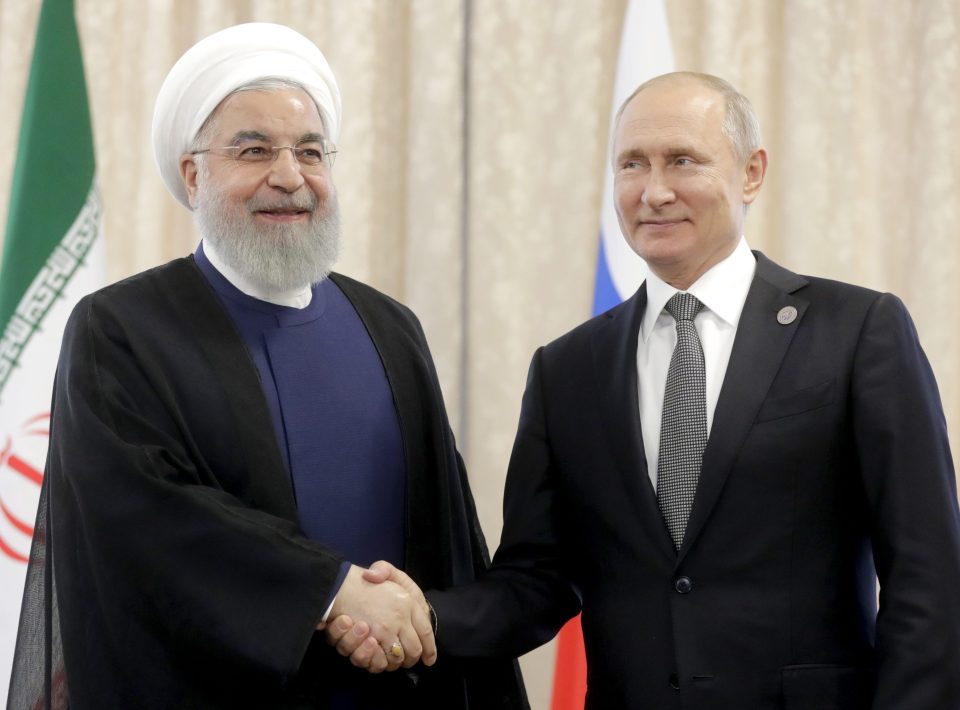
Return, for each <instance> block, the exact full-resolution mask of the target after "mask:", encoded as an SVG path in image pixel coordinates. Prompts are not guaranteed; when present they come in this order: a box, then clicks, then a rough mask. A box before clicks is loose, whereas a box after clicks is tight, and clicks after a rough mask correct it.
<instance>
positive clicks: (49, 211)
mask: <svg viewBox="0 0 960 710" xmlns="http://www.w3.org/2000/svg"><path fill="white" fill-rule="evenodd" d="M93 175H94V158H93V137H92V133H91V129H90V109H89V106H88V105H87V90H86V83H85V81H84V75H83V63H82V58H81V54H80V40H79V37H78V35H77V25H76V20H75V18H74V13H73V0H44V2H43V6H42V8H41V10H40V21H39V23H38V25H37V40H36V44H35V46H34V50H33V60H32V62H31V65H30V78H29V80H28V82H27V91H26V97H25V99H24V105H23V117H22V119H21V124H20V142H19V145H18V146H17V162H16V165H15V167H14V171H13V187H12V189H11V194H10V207H9V212H8V217H7V229H6V234H5V236H4V241H3V261H2V266H0V330H5V326H6V324H7V322H8V321H9V320H10V318H11V316H12V315H13V313H14V310H15V309H16V308H17V306H18V304H19V303H20V301H21V299H22V298H23V296H24V293H25V292H26V291H27V289H28V288H29V286H30V284H31V283H32V282H33V280H34V278H35V277H36V276H37V272H38V271H39V270H40V269H41V268H42V267H43V266H44V264H45V263H46V261H47V258H48V257H49V256H50V254H51V253H52V251H53V250H54V248H55V247H56V246H57V245H58V244H59V243H60V241H61V240H62V239H63V237H64V235H65V234H66V233H67V230H69V229H70V226H71V225H72V224H73V223H74V221H75V220H76V219H77V215H78V213H79V212H80V210H81V208H82V207H83V205H84V202H85V201H86V199H87V195H88V193H89V192H90V190H91V187H92V185H93Z"/></svg>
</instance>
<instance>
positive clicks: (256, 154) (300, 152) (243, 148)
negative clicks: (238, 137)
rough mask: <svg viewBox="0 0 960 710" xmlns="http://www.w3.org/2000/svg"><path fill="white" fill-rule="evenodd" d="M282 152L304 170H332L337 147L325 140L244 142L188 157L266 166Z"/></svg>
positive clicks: (206, 149) (191, 152)
mask: <svg viewBox="0 0 960 710" xmlns="http://www.w3.org/2000/svg"><path fill="white" fill-rule="evenodd" d="M282 150H289V151H290V152H291V153H293V157H294V158H296V160H297V162H298V163H300V166H301V168H304V169H312V168H317V167H319V166H320V165H323V164H326V166H327V167H328V168H332V167H333V162H334V160H335V158H336V156H337V147H336V146H335V145H334V144H333V143H332V142H331V141H328V140H326V139H325V138H324V139H321V140H319V141H310V142H309V143H301V144H299V145H267V144H266V143H256V142H253V143H251V142H244V143H242V144H240V145H228V146H224V147H222V148H204V149H203V150H193V151H190V155H200V154H201V153H213V154H214V155H223V156H225V157H228V158H232V159H233V160H235V161H237V162H238V163H242V164H244V165H258V164H259V165H266V164H267V163H272V162H273V161H275V160H276V159H277V156H278V155H280V151H282Z"/></svg>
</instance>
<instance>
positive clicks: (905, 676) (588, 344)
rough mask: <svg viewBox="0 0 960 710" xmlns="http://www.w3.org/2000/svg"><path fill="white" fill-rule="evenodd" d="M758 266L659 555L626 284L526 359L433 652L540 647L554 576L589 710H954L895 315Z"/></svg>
mask: <svg viewBox="0 0 960 710" xmlns="http://www.w3.org/2000/svg"><path fill="white" fill-rule="evenodd" d="M757 260H758V265H757V272H756V276H755V278H754V281H753V284H752V285H751V288H750V292H749V295H748V297H747V300H746V303H745V305H744V310H743V314H742V317H741V320H740V323H739V327H738V330H737V336H736V341H735V344H734V347H733V352H732V355H731V358H730V363H729V366H728V368H727V372H726V376H725V379H724V382H723V387H722V390H721V393H720V398H719V401H718V403H717V408H716V412H715V416H714V420H713V427H712V430H711V433H710V439H709V441H708V444H707V449H706V451H705V453H704V460H703V467H702V471H701V477H700V482H699V486H698V488H697V492H696V497H695V500H694V503H693V510H692V512H691V516H690V521H689V525H688V527H687V531H686V536H685V540H684V543H683V547H682V548H681V549H680V551H679V554H678V553H677V552H676V551H675V550H674V549H673V547H672V544H671V541H670V537H669V535H668V533H667V529H666V526H665V524H664V522H663V519H662V516H661V514H660V512H659V509H658V507H657V502H656V495H655V492H654V490H653V488H652V486H651V485H650V482H649V479H648V475H647V466H646V461H645V457H644V452H643V444H642V439H641V435H640V418H639V411H638V401H637V376H636V349H637V336H638V328H639V325H640V321H641V317H642V314H643V311H644V306H645V303H646V291H645V289H644V288H641V289H640V290H639V291H638V292H637V294H636V295H635V296H634V297H633V298H632V299H630V300H629V301H628V302H626V303H624V304H623V305H621V306H619V307H617V308H614V309H613V310H611V311H609V312H608V313H605V314H603V315H601V316H599V317H597V318H594V319H593V320H591V321H589V322H587V323H585V324H583V325H582V326H580V327H578V328H576V329H575V330H573V331H572V332H570V333H568V334H567V335H565V336H563V337H561V338H560V339H558V340H556V341H555V342H553V343H551V344H549V345H547V346H546V347H544V348H541V349H540V350H538V351H537V353H536V355H535V356H534V358H533V363H532V365H531V368H530V375H529V380H528V383H527V389H526V392H525V394H524V398H523V405H522V411H521V415H520V425H519V431H518V433H517V439H516V443H515V446H514V450H513V455H512V457H511V461H510V469H509V473H508V478H507V486H506V492H505V500H504V530H503V538H502V541H501V545H500V549H499V550H498V552H497V554H496V556H495V558H494V565H493V568H492V570H491V571H490V572H489V573H488V574H487V575H486V576H485V577H484V578H483V581H481V582H479V583H476V584H473V585H470V586H468V587H466V588H463V589H461V590H455V591H451V592H445V593H433V594H431V595H430V598H431V601H432V603H433V604H434V607H435V608H436V610H437V613H438V616H439V619H440V631H439V642H440V647H441V653H443V652H447V653H457V654H460V655H475V656H482V655H488V654H493V653H503V652H510V653H518V652H522V651H525V650H527V649H528V648H529V647H531V646H533V645H536V644H538V643H541V642H543V641H545V640H547V639H548V638H549V637H550V636H552V635H553V633H555V632H556V630H557V628H558V626H559V624H560V623H561V622H562V621H563V620H564V619H566V618H568V617H569V616H570V615H571V614H572V613H573V612H575V611H576V608H577V606H578V604H577V598H576V596H574V595H573V594H572V593H571V586H570V584H569V583H568V582H570V583H572V585H573V587H574V588H575V589H576V591H577V592H578V594H579V596H580V598H581V599H582V609H583V617H582V624H583V630H584V640H585V643H586V649H587V661H588V669H589V670H588V685H589V689H588V694H587V707H588V708H591V709H597V708H611V709H612V708H618V709H621V708H631V709H633V708H651V709H653V710H664V709H669V708H681V707H682V708H694V709H696V710H701V709H707V708H710V709H712V708H730V709H731V710H734V709H735V710H762V709H767V708H770V709H772V708H790V709H794V710H795V709H797V708H803V709H808V710H830V709H834V708H835V709H837V710H840V709H842V710H856V709H858V708H871V707H872V708H875V709H877V710H879V709H880V708H884V709H888V708H889V709H893V708H897V709H909V710H944V709H946V708H960V592H958V588H960V522H958V510H957V499H956V483H955V478H954V470H953V463H952V460H951V456H950V450H949V445H948V442H947V433H946V427H945V423H944V417H943V413H942V410H941V405H940V401H939V395H938V393H937V387H936V383H935V382H934V378H933V374H932V372H931V370H930V367H929V364H928V362H927V360H926V357H925V356H924V354H923V351H922V350H921V348H920V344H919V342H918V341H917V335H916V332H915V330H914V327H913V325H912V322H911V320H910V318H909V316H908V314H907V312H906V310H905V308H904V306H903V304H902V303H901V302H900V301H899V300H898V299H897V298H895V297H894V296H891V295H889V294H880V293H877V292H874V291H869V290H866V289H863V288H857V287H854V286H850V285H846V284H841V283H837V282H833V281H827V280H824V279H815V278H805V277H801V276H798V275H796V274H793V273H791V272H789V271H786V270H785V269H783V268H781V267H779V266H777V265H776V264H774V263H772V262H771V261H769V260H768V259H766V258H765V257H763V255H760V254H758V255H757ZM785 306H793V307H794V308H796V309H797V313H798V315H797V317H796V319H795V320H794V321H793V322H791V323H789V324H786V325H781V324H780V323H779V322H778V320H777V313H778V312H779V311H780V310H781V309H782V308H784V307H785ZM875 570H876V575H877V576H878V577H879V580H880V583H881V592H880V611H879V615H877V613H876V612H877V609H876V592H875Z"/></svg>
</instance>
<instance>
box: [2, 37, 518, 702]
mask: <svg viewBox="0 0 960 710" xmlns="http://www.w3.org/2000/svg"><path fill="white" fill-rule="evenodd" d="M340 111H341V108H340V93H339V90H338V88H337V84H336V81H335V79H334V77H333V73H332V72H331V70H330V67H329V65H328V64H327V62H326V60H325V59H324V57H323V55H322V54H321V52H320V50H319V49H317V47H316V46H315V45H314V44H313V43H312V42H310V40H308V39H306V38H305V37H303V36H302V35H300V34H298V33H296V32H294V31H293V30H291V29H289V28H286V27H281V26H278V25H271V24H263V23H255V24H246V25H239V26H237V27H231V28H228V29H226V30H223V31H221V32H217V33H216V34H214V35H211V36H210V37H207V38H206V39H204V40H202V41H201V42H199V43H198V44H197V45H196V46H194V47H193V48H191V49H190V50H189V51H188V52H187V53H186V54H184V56H183V57H182V58H181V59H180V60H179V61H178V62H177V63H176V65H175V66H174V67H173V69H172V70H171V71H170V74H169V75H168V76H167V78H166V80H165V82H164V84H163V86H162V88H161V90H160V93H159V96H158V97H157V103H156V110H155V113H154V121H153V147H154V154H155V158H156V161H157V165H158V166H159V168H160V173H161V175H162V177H163V180H164V182H165V183H166V185H167V187H168V189H169V190H170V192H171V194H172V195H173V196H174V197H175V198H176V199H177V200H178V201H179V202H181V203H182V204H183V205H184V206H185V207H187V208H188V209H191V210H192V211H193V212H194V215H195V219H196V224H197V227H198V230H199V232H200V235H201V237H202V241H201V243H200V245H199V246H198V247H197V250H196V252H195V253H194V254H192V255H190V256H188V257H186V258H183V259H177V260H175V261H173V262H170V263H169V264H166V265H164V266H160V267H158V268H155V269H152V270H150V271H147V272H145V273H142V274H139V275H137V276H134V277H132V278H130V279H126V280H124V281H121V282H119V283H117V284H114V285H112V286H109V287H107V288H105V289H103V290H101V291H98V292H96V293H94V294H92V295H90V296H88V297H87V298H85V299H84V300H83V301H81V302H80V303H79V304H78V305H77V307H76V309H75V311H74V313H73V315H72V317H71V319H70V322H69V324H68V326H67V329H66V332H65V335H64V344H63V350H62V352H61V357H60V362H59V366H58V375H57V382H56V386H55V392H54V404H53V414H52V429H51V440H50V453H49V458H48V463H47V475H46V477H45V480H44V493H43V500H42V502H41V510H40V514H39V519H38V527H37V530H38V534H37V537H36V540H35V549H34V552H33V555H32V562H31V569H30V571H29V573H28V583H27V593H26V595H25V600H26V601H25V606H24V612H23V614H22V618H21V634H20V643H19V646H18V650H17V656H16V660H15V667H14V677H13V683H12V686H11V693H10V703H11V705H10V707H11V708H16V709H19V708H26V707H34V706H37V705H38V704H39V705H43V704H45V703H49V707H60V708H65V707H67V706H68V705H69V707H70V708H72V709H80V710H83V709H85V708H96V709H97V710H100V709H101V708H134V707H136V708H174V707H176V708H181V707H197V708H237V707H256V708H267V707H269V708H343V709H346V708H351V709H356V710H367V709H373V708H387V707H390V708H402V707H422V708H444V709H445V710H446V709H456V708H464V709H466V708H501V707H505V708H511V707H523V706H524V705H525V700H524V696H523V689H522V685H521V683H520V680H519V675H518V673H517V670H516V663H515V661H512V660H509V659H506V660H504V661H497V662H487V663H483V664H478V663H472V664H467V663H460V662H458V661H457V659H453V658H440V659H439V660H438V659H437V654H436V647H435V643H434V637H433V623H432V620H431V612H430V609H429V607H428V606H427V604H426V602H425V601H424V599H423V595H422V594H420V592H419V589H416V588H412V589H404V588H402V587H400V586H398V585H396V584H394V583H391V582H388V583H385V584H382V585H376V584H371V583H369V582H367V581H365V580H364V579H363V578H362V572H363V570H364V568H366V567H367V566H369V565H370V564H371V563H372V562H373V561H374V560H380V559H383V560H388V561H390V562H391V563H392V564H394V565H396V566H397V567H400V568H403V569H405V570H407V571H408V572H409V573H410V575H411V576H412V577H413V578H415V579H417V580H418V581H420V582H421V583H422V584H424V585H429V586H430V587H431V588H445V587H449V586H451V585H456V584H462V583H465V582H468V581H470V580H472V579H473V578H474V577H475V575H476V574H477V573H478V572H479V571H480V570H482V569H483V568H484V567H485V566H486V565H487V563H488V559H487V553H486V546H485V544H484V541H483V536H482V533H481V531H480V527H479V524H478V521H477V517H476V513H475V509H474V505H473V500H472V498H471V494H470V489H469V486H468V484H467V478H466V475H465V472H464V470H463V466H462V462H461V460H460V457H459V455H458V454H457V451H456V448H455V445H454V441H453V436H452V434H451V432H450V427H449V424H448V422H447V418H446V413H445V411H444V407H443V402H442V399H441V395H440V388H439V385H438V382H437V379H436V374H435V371H434V367H433V363H432V361H431V358H430V353H429V351H428V349H427V344H426V341H425V339H424V336H423V332H422V330H421V328H420V325H419V323H418V321H417V319H416V317H415V316H414V315H413V313H411V312H410V311H409V310H408V309H407V308H405V307H404V306H402V305H401V304H399V303H397V302H395V301H393V300H392V299H390V298H388V297H386V296H384V295H383V294H381V293H379V292H377V291H375V290H374V289H372V288H370V287H368V286H365V285H363V284H360V283H358V282H356V281H353V280H352V279H349V278H347V277H345V276H341V275H338V274H332V273H331V271H330V270H331V267H332V265H333V262H334V260H335V259H336V255H337V251H338V244H339V239H340V228H339V213H338V209H337V197H336V190H335V188H334V183H333V174H332V166H333V159H334V157H335V155H336V141H337V138H338V134H339V129H340ZM51 562H52V564H51ZM341 617H342V618H341ZM328 618H329V619H331V623H335V624H341V623H342V624H350V625H351V627H352V628H354V629H356V633H358V634H363V635H365V636H366V635H367V634H369V636H368V637H367V639H366V641H364V643H366V644H368V651H367V657H368V658H370V657H372V658H373V660H372V661H370V662H371V663H372V665H373V669H374V670H392V671H396V672H393V673H383V674H373V675H371V674H368V673H367V672H366V671H365V670H361V669H359V668H354V667H353V666H352V665H351V664H350V661H349V660H348V659H346V658H343V657H342V656H340V655H338V653H337V652H336V650H335V649H333V648H331V647H330V646H329V645H328V644H327V643H325V641H324V638H323V636H324V634H323V629H324V627H325V624H326V620H327V619H328ZM334 619H337V621H335V622H334V621H332V620H334Z"/></svg>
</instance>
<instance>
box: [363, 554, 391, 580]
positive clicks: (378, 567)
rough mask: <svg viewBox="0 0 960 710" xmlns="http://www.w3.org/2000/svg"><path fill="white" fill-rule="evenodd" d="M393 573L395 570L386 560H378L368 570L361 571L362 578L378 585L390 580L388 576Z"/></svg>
mask: <svg viewBox="0 0 960 710" xmlns="http://www.w3.org/2000/svg"><path fill="white" fill-rule="evenodd" d="M394 571H395V568H394V566H393V565H392V564H390V563H389V562H387V561H386V560H378V561H377V562H374V563H373V564H372V565H370V569H366V570H364V571H363V578H364V579H365V580H366V581H368V582H373V583H374V584H380V583H381V582H386V581H387V580H388V579H390V575H391V574H393V572H394Z"/></svg>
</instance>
